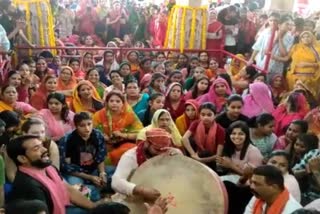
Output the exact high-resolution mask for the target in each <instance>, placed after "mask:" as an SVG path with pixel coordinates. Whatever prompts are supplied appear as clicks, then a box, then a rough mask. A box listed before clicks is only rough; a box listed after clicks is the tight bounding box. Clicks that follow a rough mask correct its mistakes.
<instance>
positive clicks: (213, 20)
mask: <svg viewBox="0 0 320 214" xmlns="http://www.w3.org/2000/svg"><path fill="white" fill-rule="evenodd" d="M224 39H225V32H224V26H223V24H222V23H221V22H219V21H218V20H217V11H216V10H215V9H210V10H209V21H208V30H207V49H221V48H223V47H222V46H224V45H222V44H224ZM210 56H211V57H216V58H217V59H218V61H219V62H220V61H221V60H222V59H221V54H219V53H218V52H212V53H210Z"/></svg>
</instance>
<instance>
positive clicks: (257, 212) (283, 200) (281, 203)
mask: <svg viewBox="0 0 320 214" xmlns="http://www.w3.org/2000/svg"><path fill="white" fill-rule="evenodd" d="M288 200H289V191H288V190H287V189H285V190H283V191H282V192H281V193H280V194H279V195H278V197H277V199H276V200H275V201H274V202H273V203H272V205H271V207H269V209H268V212H267V213H266V214H275V213H282V211H283V209H284V207H285V206H286V204H287V202H288ZM264 203H265V201H263V200H262V199H257V200H256V201H255V203H254V206H253V214H262V213H263V212H262V211H263V204H264Z"/></svg>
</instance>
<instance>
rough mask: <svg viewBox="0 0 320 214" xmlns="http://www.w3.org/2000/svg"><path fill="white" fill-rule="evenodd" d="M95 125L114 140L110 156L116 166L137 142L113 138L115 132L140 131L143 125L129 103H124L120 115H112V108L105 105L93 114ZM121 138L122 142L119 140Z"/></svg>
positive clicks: (128, 132)
mask: <svg viewBox="0 0 320 214" xmlns="http://www.w3.org/2000/svg"><path fill="white" fill-rule="evenodd" d="M92 119H93V126H94V127H95V128H97V129H99V130H100V131H101V132H102V133H104V134H105V135H107V136H108V137H109V138H110V140H111V142H112V141H114V143H115V144H113V145H112V146H111V147H112V148H111V149H112V150H111V151H110V150H109V152H108V158H109V159H110V161H111V163H112V164H113V165H114V166H116V165H117V164H118V162H119V161H120V158H121V156H122V155H123V153H125V152H126V151H128V150H129V149H131V148H133V147H135V146H136V144H135V142H132V141H129V140H120V139H113V132H114V131H120V132H122V133H127V134H130V133H138V132H139V131H140V130H141V129H142V128H143V125H142V123H141V122H140V120H139V118H138V117H137V115H136V114H135V113H134V111H133V110H132V108H131V106H130V105H129V104H128V103H124V105H123V108H122V111H121V113H120V114H119V115H112V114H111V112H110V110H109V109H108V108H107V107H105V108H103V109H101V110H100V111H98V112H96V113H95V114H94V115H93V118H92ZM118 140H120V141H121V142H119V141H118Z"/></svg>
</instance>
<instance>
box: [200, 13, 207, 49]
mask: <svg viewBox="0 0 320 214" xmlns="http://www.w3.org/2000/svg"><path fill="white" fill-rule="evenodd" d="M202 13H203V16H202V41H201V48H202V49H205V48H206V45H207V44H206V43H207V13H208V12H207V10H203V11H202Z"/></svg>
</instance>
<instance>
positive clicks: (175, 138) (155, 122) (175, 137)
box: [137, 109, 182, 147]
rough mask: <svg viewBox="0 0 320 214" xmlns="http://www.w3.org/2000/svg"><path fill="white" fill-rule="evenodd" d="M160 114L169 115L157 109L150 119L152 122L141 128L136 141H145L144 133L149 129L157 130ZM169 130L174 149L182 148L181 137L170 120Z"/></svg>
mask: <svg viewBox="0 0 320 214" xmlns="http://www.w3.org/2000/svg"><path fill="white" fill-rule="evenodd" d="M162 113H168V114H169V115H170V113H169V112H168V111H167V110H165V109H159V110H157V111H156V112H155V113H154V115H153V117H152V120H151V125H149V126H147V127H145V128H143V129H142V130H141V131H140V132H139V134H138V136H137V140H142V141H145V140H146V131H147V130H149V129H152V128H159V124H158V120H159V117H160V115H162ZM169 128H170V134H171V137H172V142H173V144H174V145H175V146H176V147H181V146H182V137H181V134H180V132H179V130H178V128H177V126H176V124H175V123H174V121H173V120H172V118H171V121H170V125H169Z"/></svg>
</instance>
